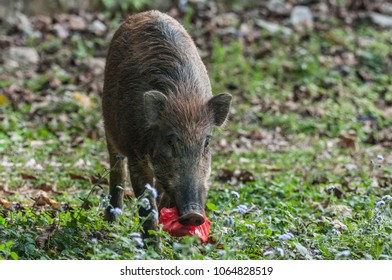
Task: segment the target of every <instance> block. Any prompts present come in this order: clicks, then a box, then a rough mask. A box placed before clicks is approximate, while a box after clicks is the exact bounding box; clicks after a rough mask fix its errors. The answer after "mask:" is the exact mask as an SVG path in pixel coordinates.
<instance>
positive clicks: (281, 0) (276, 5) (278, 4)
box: [266, 0, 290, 15]
mask: <svg viewBox="0 0 392 280" xmlns="http://www.w3.org/2000/svg"><path fill="white" fill-rule="evenodd" d="M285 2H286V1H285V0H269V1H268V2H267V4H266V6H267V9H268V10H270V11H271V12H273V13H275V14H278V15H288V14H289V13H290V12H289V8H288V7H287V6H286V3H285Z"/></svg>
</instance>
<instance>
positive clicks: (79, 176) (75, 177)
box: [69, 173, 89, 181]
mask: <svg viewBox="0 0 392 280" xmlns="http://www.w3.org/2000/svg"><path fill="white" fill-rule="evenodd" d="M69 177H70V178H71V179H72V180H82V181H89V179H88V178H87V177H86V176H82V175H78V174H75V173H69Z"/></svg>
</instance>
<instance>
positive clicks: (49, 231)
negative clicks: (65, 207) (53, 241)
mask: <svg viewBox="0 0 392 280" xmlns="http://www.w3.org/2000/svg"><path fill="white" fill-rule="evenodd" d="M41 229H42V233H41V234H40V235H38V236H37V237H36V238H35V244H36V246H37V248H38V249H42V248H44V247H45V244H46V242H47V241H48V239H49V238H50V236H51V235H53V233H54V232H55V231H56V230H57V225H54V224H53V225H49V226H44V227H42V228H41Z"/></svg>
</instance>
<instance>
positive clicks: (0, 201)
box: [0, 197, 14, 209]
mask: <svg viewBox="0 0 392 280" xmlns="http://www.w3.org/2000/svg"><path fill="white" fill-rule="evenodd" d="M13 204H14V203H13V202H9V201H7V200H5V199H2V198H1V197H0V205H1V206H3V207H4V208H6V209H9V208H10V207H11V206H12V205H13Z"/></svg>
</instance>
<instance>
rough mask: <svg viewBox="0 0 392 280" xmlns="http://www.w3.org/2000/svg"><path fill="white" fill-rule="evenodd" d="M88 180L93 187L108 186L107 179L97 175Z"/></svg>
mask: <svg viewBox="0 0 392 280" xmlns="http://www.w3.org/2000/svg"><path fill="white" fill-rule="evenodd" d="M90 180H91V183H93V184H94V185H109V180H108V178H105V177H101V175H99V174H95V175H92V176H90Z"/></svg>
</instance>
